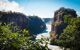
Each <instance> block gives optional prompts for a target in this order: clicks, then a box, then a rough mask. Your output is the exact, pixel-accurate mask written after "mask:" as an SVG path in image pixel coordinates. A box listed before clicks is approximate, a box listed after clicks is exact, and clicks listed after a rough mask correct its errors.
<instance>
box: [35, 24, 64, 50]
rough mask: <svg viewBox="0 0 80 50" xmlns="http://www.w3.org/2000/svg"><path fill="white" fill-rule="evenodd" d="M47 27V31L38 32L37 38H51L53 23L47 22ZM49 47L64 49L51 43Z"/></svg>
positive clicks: (53, 49)
mask: <svg viewBox="0 0 80 50" xmlns="http://www.w3.org/2000/svg"><path fill="white" fill-rule="evenodd" d="M46 27H47V29H46V32H44V33H41V34H38V35H37V36H36V39H41V38H48V39H50V33H49V32H50V31H51V24H46ZM43 45H44V44H43ZM48 48H49V49H51V50H63V49H62V48H60V47H59V46H55V45H50V44H48Z"/></svg>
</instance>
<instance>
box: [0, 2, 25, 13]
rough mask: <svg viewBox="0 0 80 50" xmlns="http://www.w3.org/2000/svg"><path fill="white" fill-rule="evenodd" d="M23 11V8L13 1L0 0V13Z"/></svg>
mask: <svg viewBox="0 0 80 50" xmlns="http://www.w3.org/2000/svg"><path fill="white" fill-rule="evenodd" d="M23 10H24V9H23V7H21V6H20V5H19V4H18V3H17V2H15V1H11V2H10V1H9V0H0V11H12V12H23Z"/></svg>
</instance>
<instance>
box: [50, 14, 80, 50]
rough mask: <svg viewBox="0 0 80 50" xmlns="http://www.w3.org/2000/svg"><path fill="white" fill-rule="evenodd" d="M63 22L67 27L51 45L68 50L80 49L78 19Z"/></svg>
mask: <svg viewBox="0 0 80 50" xmlns="http://www.w3.org/2000/svg"><path fill="white" fill-rule="evenodd" d="M64 22H65V23H68V26H67V27H66V28H65V29H64V30H63V33H61V35H60V36H59V39H56V40H54V41H51V42H52V43H53V44H55V45H58V46H61V47H64V48H65V49H64V50H66V48H70V50H79V49H80V18H79V17H77V18H69V17H68V16H67V17H65V18H64Z"/></svg>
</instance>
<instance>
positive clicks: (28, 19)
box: [0, 11, 46, 35]
mask: <svg viewBox="0 0 80 50" xmlns="http://www.w3.org/2000/svg"><path fill="white" fill-rule="evenodd" d="M0 22H2V23H7V24H8V23H13V24H12V25H14V26H16V25H17V26H19V29H26V28H27V29H28V30H29V32H30V33H31V34H35V35H36V34H39V33H41V32H43V31H44V30H45V29H46V25H45V23H44V22H43V21H42V20H41V18H39V17H38V16H26V15H24V14H22V13H18V12H2V11H0Z"/></svg>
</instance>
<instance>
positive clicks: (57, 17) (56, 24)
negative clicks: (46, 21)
mask: <svg viewBox="0 0 80 50" xmlns="http://www.w3.org/2000/svg"><path fill="white" fill-rule="evenodd" d="M66 15H67V16H68V17H70V18H76V17H77V14H76V11H75V10H74V9H70V8H64V7H61V8H60V9H59V10H57V11H55V13H54V18H53V22H52V27H51V38H52V39H54V38H58V37H59V35H60V34H61V33H62V32H63V29H64V28H65V27H66V26H67V25H68V23H65V22H64V17H65V16H66ZM55 36H57V37H55Z"/></svg>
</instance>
